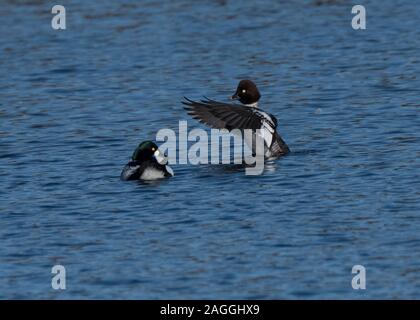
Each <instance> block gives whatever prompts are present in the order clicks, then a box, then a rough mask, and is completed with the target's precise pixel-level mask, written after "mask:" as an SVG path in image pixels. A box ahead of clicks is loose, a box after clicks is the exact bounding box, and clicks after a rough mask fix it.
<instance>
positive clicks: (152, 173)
mask: <svg viewBox="0 0 420 320" xmlns="http://www.w3.org/2000/svg"><path fill="white" fill-rule="evenodd" d="M166 162H167V159H166V157H165V156H164V154H163V153H162V152H161V151H160V150H159V148H158V146H157V145H156V144H155V143H154V142H153V141H143V142H142V143H140V144H139V145H138V146H137V148H136V149H135V150H134V152H133V155H132V156H131V159H130V161H129V162H128V163H127V164H126V165H125V166H124V168H123V170H122V172H121V176H120V178H121V180H123V181H128V180H157V179H163V178H169V177H173V176H174V172H173V170H172V168H171V167H169V166H168V165H166Z"/></svg>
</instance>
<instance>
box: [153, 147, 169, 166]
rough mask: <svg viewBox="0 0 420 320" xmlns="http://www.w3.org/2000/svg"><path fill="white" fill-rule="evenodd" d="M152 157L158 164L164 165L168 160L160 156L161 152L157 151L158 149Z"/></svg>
mask: <svg viewBox="0 0 420 320" xmlns="http://www.w3.org/2000/svg"><path fill="white" fill-rule="evenodd" d="M153 155H154V156H155V159H156V161H157V162H158V163H159V164H166V163H167V162H168V159H166V158H165V156H164V155H163V154H162V152H160V151H159V149H158V150H156V151H155V153H154V154H153Z"/></svg>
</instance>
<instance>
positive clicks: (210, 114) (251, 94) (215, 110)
mask: <svg viewBox="0 0 420 320" xmlns="http://www.w3.org/2000/svg"><path fill="white" fill-rule="evenodd" d="M184 98H185V100H186V101H182V103H183V104H184V105H186V106H187V107H185V109H186V110H187V111H188V114H189V115H191V116H192V117H193V118H194V119H197V120H199V121H200V122H201V123H204V124H206V125H208V126H210V127H211V128H216V129H227V130H229V131H230V130H233V129H240V130H244V129H252V130H254V134H255V132H256V131H255V130H256V129H261V132H260V135H261V137H262V138H263V139H264V156H265V157H266V158H277V157H280V156H282V155H285V154H287V153H289V152H290V149H289V147H288V146H287V144H286V143H285V142H284V141H283V139H282V138H281V137H280V135H279V134H278V133H277V131H276V128H277V119H276V117H274V116H273V115H272V114H269V113H267V112H264V111H262V110H261V109H259V108H258V101H259V100H260V98H261V94H260V92H259V91H258V88H257V86H256V85H255V83H254V82H252V81H251V80H241V81H240V82H239V84H238V87H237V89H236V92H235V93H234V94H233V95H232V97H231V99H233V100H239V101H240V102H241V104H236V103H224V102H218V101H215V100H211V99H208V98H207V97H204V98H205V99H204V100H201V101H199V102H197V101H193V100H190V99H188V98H186V97H184ZM253 140H255V138H253ZM246 143H247V145H248V146H249V147H250V148H251V150H252V151H253V153H255V143H253V141H246Z"/></svg>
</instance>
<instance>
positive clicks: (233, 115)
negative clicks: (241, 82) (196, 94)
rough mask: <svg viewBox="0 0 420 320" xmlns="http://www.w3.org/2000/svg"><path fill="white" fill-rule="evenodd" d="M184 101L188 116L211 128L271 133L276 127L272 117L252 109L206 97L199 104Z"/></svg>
mask: <svg viewBox="0 0 420 320" xmlns="http://www.w3.org/2000/svg"><path fill="white" fill-rule="evenodd" d="M185 100H186V101H183V102H182V103H183V104H184V105H186V107H185V109H186V110H187V111H188V114H189V115H191V116H192V117H193V118H194V119H197V120H199V121H200V122H201V123H204V124H206V125H208V126H210V127H212V128H216V129H228V130H232V129H241V130H242V129H252V130H256V129H262V130H264V129H267V130H269V132H271V133H272V132H274V131H275V129H276V126H277V120H276V119H275V118H274V117H273V116H270V115H269V114H267V113H265V112H263V111H261V110H259V109H256V108H253V107H247V106H243V105H239V104H233V103H232V104H229V103H223V102H218V101H215V100H211V99H208V98H206V97H205V100H201V101H199V102H197V101H193V100H190V99H188V98H185Z"/></svg>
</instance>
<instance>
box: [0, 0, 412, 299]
mask: <svg viewBox="0 0 420 320" xmlns="http://www.w3.org/2000/svg"><path fill="white" fill-rule="evenodd" d="M257 3H258V4H257ZM61 4H63V5H65V7H66V9H67V29H66V30H65V31H55V30H53V29H52V28H51V18H52V14H51V13H50V10H51V4H50V2H48V1H41V0H21V1H17V0H16V1H11V0H9V1H2V3H1V7H0V25H1V26H2V29H1V37H0V58H1V59H0V74H1V77H0V241H1V245H0V298H3V299H4V298H24V299H27V298H41V299H45V298H53V299H64V298H65V299H67V298H70V299H73V298H82V299H84V298H93V299H102V298H129V299H152V298H159V299H164V298H172V299H180V298H196V299H200V298H203V299H206V298H221V299H227V298H232V299H236V298H243V299H247V298H255V299H263V298H266V299H283V298H304V299H308V298H311V299H318V298H320V299H325V298H337V299H342V298H357V299H364V298H420V296H419V292H420V203H419V199H420V191H419V190H420V179H419V178H420V177H419V176H420V174H419V173H420V161H419V158H420V138H419V128H420V119H419V111H420V109H419V107H420V100H419V97H420V95H419V88H420V80H419V74H420V50H419V46H420V29H419V28H418V24H419V17H420V5H419V4H418V3H417V2H416V1H364V4H365V6H366V9H367V19H368V20H367V29H366V30H364V31H355V30H353V29H352V28H351V18H352V14H351V7H352V5H353V2H351V1H346V0H342V1H339V0H337V1H316V0H313V1H304V0H299V1H284V2H283V1H268V0H267V1H258V2H257V1H255V3H253V2H252V1H230V0H224V1H223V0H219V1H216V0H214V1H210V0H207V1H186V0H183V1H171V2H169V1H162V2H161V1H155V0H150V1H134V0H124V1H106V2H104V3H102V2H101V4H94V2H90V1H89V3H87V1H80V0H75V1H61ZM243 78H251V79H254V80H255V81H256V82H257V84H258V85H259V88H260V90H261V92H262V95H263V97H262V101H261V105H262V107H263V108H264V109H265V110H267V111H268V112H270V113H273V114H274V115H276V117H277V118H278V120H279V131H280V133H281V134H282V136H283V138H284V139H285V140H286V141H287V143H288V144H289V146H290V147H291V149H292V153H291V154H290V155H288V156H287V157H284V158H282V159H279V160H278V161H275V162H273V163H271V164H269V165H267V168H266V170H265V172H264V174H263V175H261V176H256V177H255V176H254V177H251V176H246V175H245V174H244V171H243V170H241V169H239V170H237V169H236V167H235V168H233V167H231V166H221V165H220V166H215V165H213V166H211V165H200V166H195V165H173V169H174V171H175V174H176V176H175V177H174V178H173V179H168V180H165V181H162V182H160V183H156V184H144V183H136V182H133V183H130V182H122V181H120V180H119V174H120V171H121V168H122V166H123V165H124V164H125V163H126V162H127V160H128V158H129V156H130V155H131V153H132V151H133V149H134V148H135V146H136V145H137V144H138V143H139V142H140V141H142V140H147V139H154V138H155V134H156V132H157V131H158V130H159V129H161V128H171V129H174V130H177V128H178V121H179V120H188V125H189V127H190V128H204V127H203V126H202V125H200V124H198V123H197V122H196V121H194V120H191V119H190V118H189V117H188V115H187V114H186V112H185V111H184V110H183V108H182V105H181V104H180V100H181V99H182V97H183V96H184V95H185V96H189V97H192V98H199V97H201V96H202V95H206V96H209V97H212V98H215V99H219V100H226V98H227V97H228V96H229V95H231V94H232V93H233V91H234V89H235V86H236V84H237V81H238V80H240V79H243ZM56 264H61V265H64V266H65V267H66V271H67V289H66V290H65V291H55V290H53V289H52V288H51V267H52V266H53V265H56ZM355 264H361V265H363V266H365V267H366V270H367V271H366V272H367V274H366V275H367V289H366V290H364V291H363V290H358V291H356V290H353V289H352V287H351V279H352V274H351V268H352V266H353V265H355Z"/></svg>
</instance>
